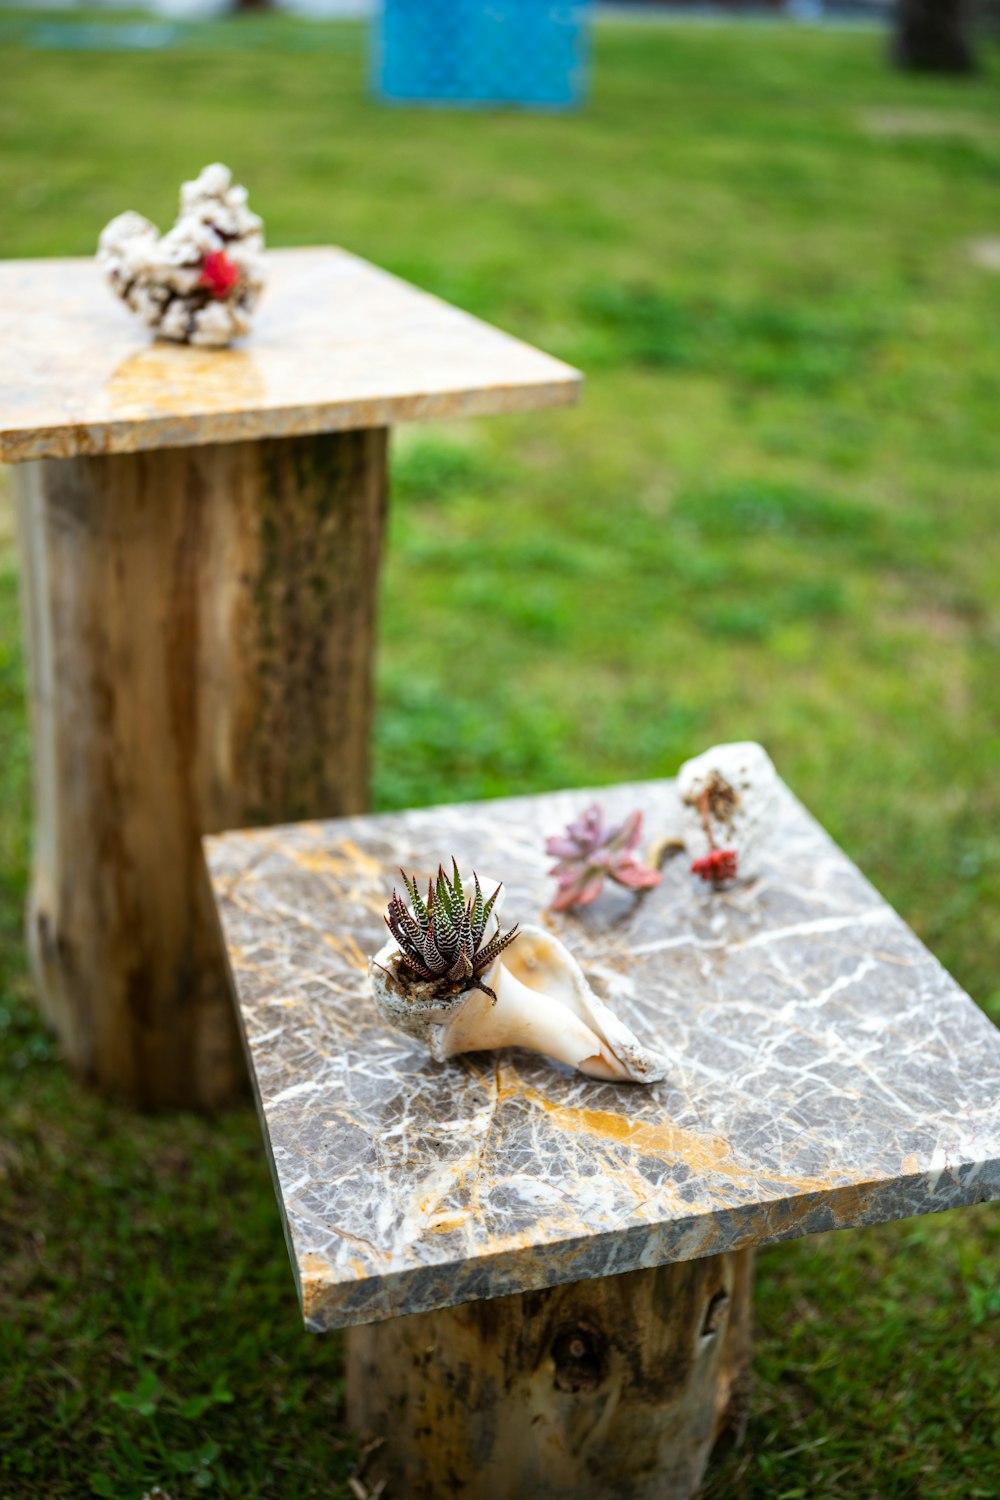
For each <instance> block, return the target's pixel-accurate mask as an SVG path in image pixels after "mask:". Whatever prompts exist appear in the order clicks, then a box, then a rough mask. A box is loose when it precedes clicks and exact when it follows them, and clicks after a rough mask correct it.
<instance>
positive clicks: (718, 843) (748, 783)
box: [677, 740, 780, 883]
mask: <svg viewBox="0 0 1000 1500" xmlns="http://www.w3.org/2000/svg"><path fill="white" fill-rule="evenodd" d="M779 787H780V783H779V781H778V773H777V771H776V770H775V769H774V765H773V764H772V762H771V758H770V756H769V755H768V753H767V751H766V750H765V749H764V748H763V746H761V745H757V744H755V743H754V742H753V741H751V740H747V741H742V742H736V743H733V744H728V745H713V746H712V748H711V749H710V750H706V751H704V753H703V754H701V755H697V756H695V758H694V759H693V760H688V761H685V762H684V764H683V765H682V766H681V768H680V771H679V772H678V775H677V794H678V797H679V800H680V808H681V836H682V838H683V840H684V844H685V846H686V848H687V851H688V853H689V855H690V856H691V859H692V861H693V862H694V867H695V868H696V869H697V868H698V867H699V866H700V869H698V873H705V875H706V878H709V879H712V878H713V874H712V871H713V864H712V861H713V860H715V859H717V857H718V856H719V855H721V854H722V853H723V852H725V851H730V852H731V853H732V854H734V855H735V856H736V859H735V866H736V867H735V872H732V873H735V876H736V878H737V879H740V880H752V879H753V878H754V877H755V876H757V875H759V874H760V869H761V858H762V855H763V853H764V851H765V849H766V846H767V843H768V840H769V839H770V837H771V835H772V834H773V832H774V829H775V827H776V825H777V822H778V816H779ZM715 870H716V871H717V873H716V875H715V879H716V883H719V882H720V881H721V880H722V879H725V878H727V875H728V874H729V873H730V872H728V871H727V869H726V867H725V866H724V865H721V866H720V865H716V866H715Z"/></svg>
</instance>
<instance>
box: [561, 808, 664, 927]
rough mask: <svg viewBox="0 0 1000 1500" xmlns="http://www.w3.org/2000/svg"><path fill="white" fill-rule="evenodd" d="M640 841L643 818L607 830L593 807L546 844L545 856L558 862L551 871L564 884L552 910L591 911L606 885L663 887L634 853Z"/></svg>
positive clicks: (636, 814) (634, 817)
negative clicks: (589, 907)
mask: <svg viewBox="0 0 1000 1500" xmlns="http://www.w3.org/2000/svg"><path fill="white" fill-rule="evenodd" d="M641 835H642V813H641V812H639V811H638V810H637V811H635V812H631V813H629V815H628V817H627V818H626V819H625V821H624V822H623V823H619V824H618V826H617V827H615V828H608V829H606V828H605V827H604V814H603V813H602V811H601V809H600V807H599V806H598V804H597V803H596V802H593V803H591V805H590V807H588V808H587V809H586V811H585V812H583V813H581V815H580V817H579V818H578V819H577V821H576V822H575V823H570V824H569V826H568V827H567V828H566V831H565V833H562V834H559V835H557V836H556V837H553V838H548V839H546V840H545V852H546V854H552V855H555V857H556V859H557V861H558V863H557V864H555V865H553V866H552V869H551V870H550V871H549V874H550V875H554V876H555V877H556V879H557V880H558V882H559V889H558V890H557V891H556V894H555V899H554V900H553V902H552V910H553V911H567V910H568V909H569V908H570V907H571V906H587V905H589V904H590V902H591V901H593V900H595V898H596V897H597V896H598V895H599V894H600V891H601V888H602V886H603V885H604V882H605V880H615V881H617V882H618V884H619V885H624V886H627V887H628V888H629V889H630V890H636V891H639V890H647V889H648V888H649V887H650V886H654V885H659V883H660V876H659V873H658V871H656V870H651V869H649V868H648V867H647V866H646V865H643V864H640V863H639V861H638V860H637V859H636V857H635V855H634V853H633V850H634V849H635V847H636V845H637V844H638V842H639V839H640V837H641Z"/></svg>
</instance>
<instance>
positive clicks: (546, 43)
mask: <svg viewBox="0 0 1000 1500" xmlns="http://www.w3.org/2000/svg"><path fill="white" fill-rule="evenodd" d="M588 11H589V5H588V4H587V0H383V4H382V10H381V14H380V16H379V17H378V20H377V23H376V26H375V29H374V33H373V36H374V69H373V72H374V79H373V81H374V86H375V90H376V92H377V93H378V94H379V95H380V96H381V97H382V98H383V99H389V100H397V101H400V102H422V103H427V104H432V103H436V104H466V105H476V104H517V105H524V106H528V107H534V108H541V109H569V108H571V107H572V106H573V105H576V104H578V103H579V102H580V100H581V99H582V97H583V94H584V91H585V88H586V73H587V25H588Z"/></svg>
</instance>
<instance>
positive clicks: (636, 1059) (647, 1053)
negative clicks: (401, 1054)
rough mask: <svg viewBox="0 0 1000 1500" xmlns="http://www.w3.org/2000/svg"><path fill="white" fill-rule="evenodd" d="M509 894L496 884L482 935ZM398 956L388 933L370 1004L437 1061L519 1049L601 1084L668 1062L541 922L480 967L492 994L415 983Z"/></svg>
mask: <svg viewBox="0 0 1000 1500" xmlns="http://www.w3.org/2000/svg"><path fill="white" fill-rule="evenodd" d="M484 884H485V885H486V886H487V888H489V886H490V885H491V884H492V883H491V882H489V881H486V882H484ZM505 894H506V893H505V892H504V891H503V889H500V891H499V894H498V896H497V899H496V903H495V905H494V908H493V912H492V915H491V917H490V925H489V927H488V929H487V933H486V938H485V941H489V940H490V939H491V938H492V937H493V936H494V935H495V934H496V933H498V932H499V930H500V924H499V917H500V912H501V910H502V906H503V900H504V896H505ZM400 958H401V953H400V949H399V946H398V944H397V943H396V942H395V941H394V940H392V939H390V941H389V942H387V943H386V944H385V945H384V946H383V947H382V948H381V949H380V950H379V952H378V953H377V954H376V955H375V956H374V958H371V959H369V965H368V968H369V974H370V977H371V986H372V996H373V998H374V1001H375V1008H376V1010H377V1011H378V1013H379V1015H380V1016H381V1017H382V1019H383V1020H384V1021H386V1022H387V1023H388V1024H389V1025H390V1026H393V1027H395V1028H396V1030H398V1031H403V1032H406V1033H407V1035H409V1036H415V1037H417V1038H418V1039H419V1040H421V1041H423V1042H425V1043H426V1045H427V1046H428V1048H429V1049H430V1053H431V1056H432V1057H433V1058H434V1059H435V1060H436V1061H437V1062H444V1061H445V1060H446V1059H447V1058H449V1057H455V1056H457V1055H458V1054H459V1053H462V1052H488V1051H489V1052H492V1051H495V1050H498V1049H500V1048H504V1047H524V1048H525V1049H526V1050H527V1051H529V1052H537V1053H540V1054H541V1055H542V1056H543V1057H550V1058H554V1059H555V1060H556V1061H558V1062H563V1063H568V1064H569V1066H570V1067H572V1068H576V1070H577V1071H578V1072H579V1073H583V1074H585V1075H586V1076H587V1077H588V1078H600V1079H602V1080H603V1081H605V1082H612V1083H656V1082H658V1081H659V1080H660V1079H662V1078H663V1077H665V1075H666V1071H667V1064H666V1060H665V1059H664V1058H663V1057H661V1056H660V1055H659V1054H658V1053H656V1052H653V1051H651V1050H650V1049H649V1048H647V1047H644V1046H643V1045H642V1044H641V1043H640V1042H639V1041H638V1039H637V1038H636V1037H635V1036H634V1035H633V1034H632V1032H631V1031H630V1030H629V1028H628V1027H627V1026H626V1025H625V1023H624V1022H623V1021H620V1020H619V1019H618V1017H617V1016H616V1015H615V1014H614V1012H613V1011H611V1010H610V1009H609V1008H608V1006H606V1005H605V1004H604V1003H603V1002H602V1001H601V1000H599V999H598V997H597V996H596V995H595V994H594V992H593V990H592V989H591V987H590V985H589V984H588V983H587V980H586V978H585V977H584V974H583V970H582V969H581V968H580V965H579V964H578V963H577V961H576V959H575V958H574V957H573V955H572V954H571V953H570V951H569V949H568V948H567V947H566V945H565V944H564V943H561V942H560V941H559V939H558V938H555V937H553V936H552V934H551V933H549V932H546V931H545V930H544V928H542V927H535V926H532V925H530V924H529V925H526V926H519V928H518V934H517V937H516V939H515V941H514V942H513V943H511V945H510V947H508V948H506V949H505V950H504V952H503V953H502V954H501V955H500V956H499V957H498V958H497V959H495V960H494V962H493V963H492V964H491V965H490V966H489V968H487V969H486V970H485V971H484V972H483V974H482V975H481V976H480V977H481V979H482V982H483V984H484V985H486V986H487V988H488V990H489V991H490V992H492V993H491V994H490V993H485V992H484V991H483V990H482V989H476V988H473V989H466V990H462V991H460V992H459V993H457V994H456V993H455V992H454V986H452V987H450V988H449V987H448V986H446V985H445V986H442V985H435V984H429V983H426V982H423V981H421V982H416V983H415V982H413V981H412V980H411V979H409V978H408V977H407V976H406V974H405V973H404V972H403V971H402V969H401V964H400ZM492 996H495V997H496V998H495V999H493V998H492Z"/></svg>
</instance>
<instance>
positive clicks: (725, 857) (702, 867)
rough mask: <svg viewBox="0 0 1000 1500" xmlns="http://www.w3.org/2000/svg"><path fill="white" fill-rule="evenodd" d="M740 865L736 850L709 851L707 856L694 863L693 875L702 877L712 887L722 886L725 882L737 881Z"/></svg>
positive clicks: (702, 856)
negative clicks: (738, 866)
mask: <svg viewBox="0 0 1000 1500" xmlns="http://www.w3.org/2000/svg"><path fill="white" fill-rule="evenodd" d="M738 863H739V856H738V855H737V853H736V850H735V849H709V851H708V853H707V854H702V855H700V856H699V858H698V859H696V860H694V861H692V864H691V874H692V875H700V876H701V878H702V880H706V881H710V882H711V884H712V885H722V883H723V881H726V880H735V879H736V872H737V865H738Z"/></svg>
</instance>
